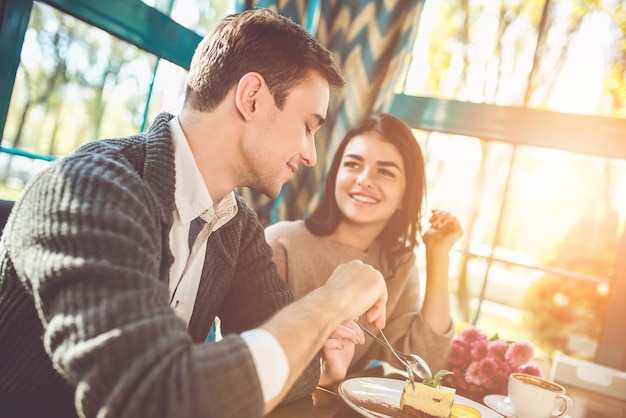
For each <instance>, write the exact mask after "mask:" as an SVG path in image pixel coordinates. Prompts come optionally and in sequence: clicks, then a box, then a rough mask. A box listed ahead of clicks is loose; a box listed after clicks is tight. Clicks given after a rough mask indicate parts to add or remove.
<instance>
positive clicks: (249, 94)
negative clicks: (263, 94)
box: [235, 73, 265, 120]
mask: <svg viewBox="0 0 626 418" xmlns="http://www.w3.org/2000/svg"><path fill="white" fill-rule="evenodd" d="M264 83H265V80H264V79H263V76H261V74H259V73H246V74H244V75H243V76H242V77H241V78H240V79H239V83H238V84H237V90H236V91H235V106H237V109H238V110H239V113H241V116H242V117H243V118H244V120H250V119H252V118H254V116H255V112H256V108H257V100H258V99H259V90H260V89H261V87H262V86H263V84H264Z"/></svg>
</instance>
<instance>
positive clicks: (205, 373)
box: [0, 113, 319, 418]
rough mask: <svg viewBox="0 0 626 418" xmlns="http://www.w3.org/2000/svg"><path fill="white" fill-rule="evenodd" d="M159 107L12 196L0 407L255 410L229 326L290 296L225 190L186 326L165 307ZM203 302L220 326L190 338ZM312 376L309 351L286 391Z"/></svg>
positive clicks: (4, 246)
mask: <svg viewBox="0 0 626 418" xmlns="http://www.w3.org/2000/svg"><path fill="white" fill-rule="evenodd" d="M172 117H173V116H172V115H169V114H165V113H163V114H160V115H159V116H158V117H157V119H156V120H155V122H154V124H153V126H152V127H151V128H150V130H149V132H147V133H143V134H139V135H136V136H132V137H128V138H121V139H112V140H100V141H95V142H92V143H89V144H87V145H85V146H83V147H81V148H80V149H78V150H77V151H76V152H74V153H72V154H71V155H69V156H67V157H65V158H63V159H60V160H58V161H56V162H54V163H53V164H51V165H50V166H49V167H48V168H47V169H45V170H43V171H42V172H41V173H39V174H38V175H37V176H36V177H35V178H34V179H33V180H32V181H31V182H30V183H29V184H28V185H27V187H26V188H25V190H24V192H23V194H22V196H21V198H20V200H19V201H18V202H16V204H15V206H14V209H13V212H12V214H11V215H10V217H9V221H8V223H7V226H6V228H5V230H4V234H3V236H2V240H1V241H0V410H2V411H3V412H2V416H15V417H21V416H42V417H44V416H45V417H55V416H59V417H70V416H76V415H79V416H96V415H98V416H101V417H105V416H106V417H116V418H121V417H140V416H142V417H196V416H197V417H201V416H202V417H256V416H262V411H263V399H262V392H261V388H260V384H259V381H258V378H257V375H256V371H255V367H254V363H253V361H252V357H251V355H250V353H249V351H248V349H247V346H246V344H245V343H244V342H243V340H242V339H241V337H239V335H238V333H240V332H242V331H244V330H247V329H251V328H253V327H255V326H258V325H259V324H261V323H262V322H263V321H265V320H266V319H268V318H269V317H270V316H271V315H272V314H273V313H275V312H276V311H277V310H278V309H279V308H280V307H282V306H285V305H287V304H288V303H290V302H291V301H292V300H293V296H292V293H291V291H290V290H289V288H288V287H287V285H286V284H285V282H284V281H283V280H282V279H281V278H280V277H279V276H278V274H277V271H276V267H275V265H274V264H273V262H272V261H271V250H270V248H269V246H268V245H267V243H266V242H265V238H264V232H263V228H262V226H261V225H260V224H259V222H258V219H257V216H256V214H255V213H254V211H252V210H251V209H250V208H249V207H248V206H247V205H246V203H245V202H244V200H243V199H242V198H241V197H240V196H237V204H238V208H239V210H238V214H237V215H236V216H235V218H234V219H232V220H231V221H229V222H228V223H227V224H226V225H224V226H223V227H222V228H221V229H219V230H218V231H216V232H215V233H213V234H212V235H211V237H210V239H209V242H208V245H207V256H206V258H205V264H204V269H203V272H202V279H201V282H200V287H199V290H198V296H197V299H196V303H195V306H194V310H193V315H192V317H191V321H190V323H189V326H188V327H186V326H185V323H184V322H183V321H181V320H180V319H179V318H178V317H177V316H176V315H175V313H174V311H173V310H172V309H171V308H170V307H169V301H168V294H169V292H168V273H169V268H170V266H171V264H172V261H173V257H172V254H171V252H170V250H169V243H168V239H169V238H168V236H169V230H170V228H171V226H172V219H173V218H172V214H173V210H174V184H175V182H174V179H175V170H174V155H173V148H172V143H171V137H170V132H169V128H168V121H169V120H170V119H171V118H172ZM216 315H217V316H219V317H220V319H221V325H222V333H223V334H224V335H225V338H224V339H223V340H222V341H220V342H217V343H211V344H203V341H204V339H205V337H206V336H207V334H208V332H209V328H210V326H211V324H212V323H213V319H214V318H215V316H216ZM318 378H319V358H316V359H313V361H312V362H311V364H310V365H309V367H308V369H307V370H306V371H305V373H304V374H303V376H302V377H301V378H300V380H299V382H298V383H297V384H296V385H295V386H294V388H292V390H291V392H290V394H289V395H288V400H290V399H294V398H298V397H302V396H306V395H309V394H310V393H311V392H312V391H313V390H314V388H315V384H316V383H317V380H318Z"/></svg>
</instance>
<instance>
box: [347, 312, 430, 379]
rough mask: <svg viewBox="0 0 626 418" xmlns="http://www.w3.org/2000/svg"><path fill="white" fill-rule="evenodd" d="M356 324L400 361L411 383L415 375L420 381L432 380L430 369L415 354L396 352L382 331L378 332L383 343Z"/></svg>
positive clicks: (370, 332)
mask: <svg viewBox="0 0 626 418" xmlns="http://www.w3.org/2000/svg"><path fill="white" fill-rule="evenodd" d="M355 322H356V321H355ZM356 324H357V325H358V326H359V327H360V328H361V329H362V330H363V332H365V333H367V334H369V335H370V336H371V337H372V338H374V340H376V342H378V343H379V344H381V345H383V346H385V347H387V348H389V349H390V350H391V352H392V353H393V354H394V355H395V356H396V358H397V359H398V360H399V361H400V363H402V364H403V365H404V366H405V367H406V368H407V370H408V374H409V378H410V379H411V382H415V376H416V375H417V376H419V377H421V378H422V379H432V378H433V375H432V372H431V370H430V367H428V364H426V362H425V361H424V359H423V358H421V357H420V356H418V355H416V354H406V353H403V352H402V351H398V350H396V349H395V348H393V347H392V346H391V344H389V340H387V337H386V336H385V334H384V333H383V331H382V330H380V335H382V336H383V338H384V339H385V340H384V341H383V340H381V339H380V338H378V337H377V336H376V334H374V333H373V332H372V331H370V330H369V329H367V328H366V327H365V326H363V325H362V324H360V323H359V322H356Z"/></svg>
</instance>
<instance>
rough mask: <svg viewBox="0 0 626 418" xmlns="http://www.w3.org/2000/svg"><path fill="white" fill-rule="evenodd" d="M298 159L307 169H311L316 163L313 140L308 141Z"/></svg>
mask: <svg viewBox="0 0 626 418" xmlns="http://www.w3.org/2000/svg"><path fill="white" fill-rule="evenodd" d="M300 158H301V159H302V164H304V165H306V166H307V167H313V166H314V165H315V164H316V163H317V151H316V149H315V142H314V141H313V140H310V141H309V144H308V146H307V149H306V150H305V151H304V152H303V153H302V154H300Z"/></svg>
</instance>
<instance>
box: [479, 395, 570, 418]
mask: <svg viewBox="0 0 626 418" xmlns="http://www.w3.org/2000/svg"><path fill="white" fill-rule="evenodd" d="M483 402H485V405H487V406H488V407H489V408H491V409H493V410H494V411H497V412H499V413H500V414H502V415H504V416H505V417H506V418H516V417H515V411H514V410H513V405H511V402H509V397H508V396H504V395H487V396H485V397H484V398H483ZM556 412H557V413H558V411H556ZM561 418H569V415H564V416H563V417H561Z"/></svg>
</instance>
